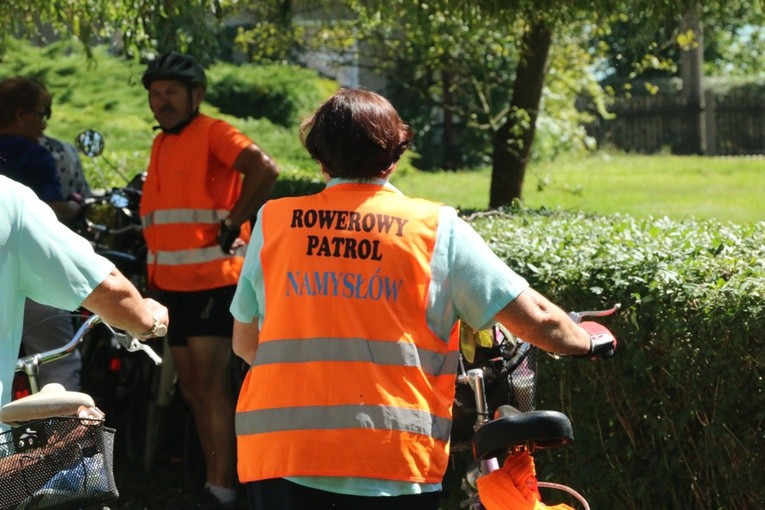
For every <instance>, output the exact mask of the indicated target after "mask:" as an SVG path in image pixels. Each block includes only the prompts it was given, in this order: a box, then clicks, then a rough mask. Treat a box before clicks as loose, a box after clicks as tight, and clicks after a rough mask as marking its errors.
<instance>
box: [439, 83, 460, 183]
mask: <svg viewBox="0 0 765 510" xmlns="http://www.w3.org/2000/svg"><path fill="white" fill-rule="evenodd" d="M441 80H442V81H441V85H442V90H443V105H442V111H443V116H444V129H443V131H442V134H441V147H443V155H444V156H443V160H442V162H441V168H443V169H444V170H454V169H455V168H456V166H457V165H456V164H455V161H454V152H455V147H454V115H453V114H452V109H453V108H454V98H453V96H452V74H451V71H448V70H444V71H442V73H441Z"/></svg>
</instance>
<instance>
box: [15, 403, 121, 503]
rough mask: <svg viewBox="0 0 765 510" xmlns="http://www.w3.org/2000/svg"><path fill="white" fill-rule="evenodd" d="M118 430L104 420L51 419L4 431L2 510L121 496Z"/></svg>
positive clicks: (103, 499) (111, 498)
mask: <svg viewBox="0 0 765 510" xmlns="http://www.w3.org/2000/svg"><path fill="white" fill-rule="evenodd" d="M113 451H114V430H113V429H110V428H107V427H104V423H103V421H100V420H92V419H81V418H76V417H66V418H63V417H62V418H47V419H44V420H39V421H34V422H30V423H27V424H25V425H21V426H18V427H16V428H14V429H11V430H9V431H7V432H3V433H2V434H0V510H12V509H16V510H31V509H46V510H64V509H72V508H81V507H83V506H88V505H97V504H102V503H108V502H110V501H114V500H116V499H117V498H118V496H119V493H118V492H117V486H116V484H115V482H114V474H113V471H112V468H113V458H112V455H113Z"/></svg>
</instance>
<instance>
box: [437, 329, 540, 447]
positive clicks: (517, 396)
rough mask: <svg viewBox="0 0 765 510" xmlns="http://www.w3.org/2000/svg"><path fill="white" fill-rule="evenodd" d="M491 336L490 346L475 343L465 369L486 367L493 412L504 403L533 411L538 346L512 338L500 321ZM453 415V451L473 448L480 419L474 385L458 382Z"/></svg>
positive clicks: (485, 382) (486, 387) (523, 410)
mask: <svg viewBox="0 0 765 510" xmlns="http://www.w3.org/2000/svg"><path fill="white" fill-rule="evenodd" d="M492 336H493V339H494V342H493V345H492V346H491V347H481V346H476V348H475V354H474V359H473V361H472V362H467V360H464V362H465V367H464V368H465V370H470V369H471V368H479V367H480V368H483V369H484V386H485V391H486V402H487V404H488V406H489V412H490V413H493V412H494V411H495V410H496V409H497V408H498V407H499V406H501V405H503V404H509V405H511V406H513V407H515V408H516V409H518V410H519V411H522V412H525V411H532V410H534V409H535V407H536V387H537V363H536V354H537V352H536V351H537V349H536V348H535V347H533V346H532V345H531V344H528V343H526V342H523V341H521V340H519V339H517V338H515V337H513V336H512V335H511V334H510V333H509V332H508V331H507V330H506V329H505V328H504V327H502V326H501V325H499V324H497V325H496V326H493V327H492ZM452 414H453V416H452V433H451V449H452V451H453V452H460V451H472V443H471V441H472V438H473V428H474V426H475V423H476V419H477V413H476V407H475V395H474V393H473V390H472V388H470V387H469V386H467V385H457V388H456V391H455V399H454V407H453V411H452ZM492 417H493V416H490V418H492Z"/></svg>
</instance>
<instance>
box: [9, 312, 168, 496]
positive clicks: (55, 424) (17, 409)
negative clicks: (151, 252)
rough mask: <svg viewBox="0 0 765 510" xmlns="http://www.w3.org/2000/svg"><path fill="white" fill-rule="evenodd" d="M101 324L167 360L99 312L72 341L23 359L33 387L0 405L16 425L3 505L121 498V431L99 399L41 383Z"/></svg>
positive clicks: (21, 368) (21, 366)
mask: <svg viewBox="0 0 765 510" xmlns="http://www.w3.org/2000/svg"><path fill="white" fill-rule="evenodd" d="M100 324H103V325H105V326H106V327H107V328H108V329H109V330H110V331H111V332H112V334H113V335H114V337H115V338H116V339H117V341H118V342H119V344H120V345H121V346H122V347H123V348H124V349H126V350H127V351H129V352H136V351H143V352H144V353H145V354H146V355H148V356H149V358H150V359H151V360H152V361H153V362H154V363H155V364H157V365H160V364H161V363H162V359H161V358H160V357H159V356H157V354H156V353H155V352H154V351H153V349H151V347H150V346H148V345H146V344H145V343H144V342H141V341H140V340H138V339H137V338H135V337H133V336H132V335H130V334H128V333H126V332H121V331H115V330H114V329H112V328H111V327H110V326H108V325H107V324H106V323H105V322H103V321H102V320H101V318H100V317H99V316H98V315H92V316H90V317H89V318H88V319H87V320H86V321H85V322H84V323H83V324H82V325H81V326H80V327H79V328H78V330H77V332H76V333H75V334H74V336H73V337H72V339H71V340H70V341H69V342H68V343H67V344H66V345H64V346H61V347H59V348H56V349H52V350H50V351H46V352H43V353H37V354H32V355H29V356H24V357H21V358H19V360H18V361H17V363H16V371H17V372H22V373H24V374H25V375H26V376H27V378H28V380H29V388H30V390H31V392H32V393H31V394H30V395H29V396H26V397H23V398H20V399H18V400H14V401H12V402H10V403H8V404H6V405H4V406H3V407H2V409H0V421H1V422H3V423H5V424H7V425H9V426H11V427H12V428H11V429H10V430H8V431H6V432H2V433H0V510H11V509H16V510H22V509H39V508H46V509H47V508H50V509H59V510H69V509H72V510H73V509H84V508H106V507H104V505H105V504H107V503H109V502H112V501H115V500H116V499H117V498H118V497H119V492H118V490H117V487H116V483H115V481H114V473H113V458H112V456H113V450H114V433H115V430H114V429H113V428H109V427H106V426H105V420H104V418H105V415H104V414H103V413H102V412H101V411H100V410H98V408H96V407H95V401H94V400H93V398H92V397H91V396H90V395H87V394H85V393H79V392H69V391H64V390H63V387H61V386H60V385H57V384H48V385H46V386H44V387H43V388H39V386H38V381H37V375H38V372H39V367H40V365H42V364H45V363H49V362H51V361H55V360H57V359H61V358H62V357H65V356H67V355H69V354H71V353H72V352H73V351H74V350H75V349H76V348H77V346H78V345H79V344H80V343H81V342H82V341H83V340H84V339H85V337H86V335H87V334H88V333H89V332H91V331H92V330H93V328H95V327H96V326H98V325H100Z"/></svg>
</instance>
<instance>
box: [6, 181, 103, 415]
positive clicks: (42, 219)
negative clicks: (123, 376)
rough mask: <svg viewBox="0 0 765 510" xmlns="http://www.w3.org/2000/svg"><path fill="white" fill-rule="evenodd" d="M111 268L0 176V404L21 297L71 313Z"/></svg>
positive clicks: (28, 193) (15, 348) (9, 378)
mask: <svg viewBox="0 0 765 510" xmlns="http://www.w3.org/2000/svg"><path fill="white" fill-rule="evenodd" d="M113 268H114V265H113V264H112V263H111V262H109V261H108V260H106V259H105V258H103V257H101V256H99V255H96V254H95V253H94V252H93V248H92V247H91V245H90V243H89V242H88V241H87V240H86V239H84V238H82V237H80V236H79V235H77V234H75V233H74V232H72V231H71V230H69V229H68V228H67V227H66V226H64V225H63V224H62V223H60V222H59V221H58V220H57V219H56V216H55V215H54V214H53V211H52V210H51V208H50V207H48V206H47V205H46V204H45V203H43V202H41V201H40V200H39V199H38V198H37V197H36V195H35V194H34V193H33V192H32V190H30V189H29V188H27V187H26V186H23V185H21V184H19V183H17V182H15V181H12V180H11V179H8V178H6V177H4V176H0V310H2V312H0V405H2V404H5V403H7V402H9V401H10V397H11V393H10V392H11V384H12V382H13V373H14V370H15V366H16V360H17V359H18V356H19V345H20V343H21V335H22V327H23V320H24V301H25V299H26V298H27V297H29V298H32V299H34V300H35V301H37V302H39V303H43V304H47V305H52V306H55V307H57V308H62V309H64V310H75V309H77V308H79V306H80V305H81V304H82V302H83V300H84V299H85V298H86V297H87V296H88V295H89V294H90V293H91V292H92V291H93V289H94V288H96V287H97V286H98V285H99V284H100V283H101V282H102V281H104V279H105V278H106V277H107V276H108V275H109V273H110V272H111V270H112V269H113Z"/></svg>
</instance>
